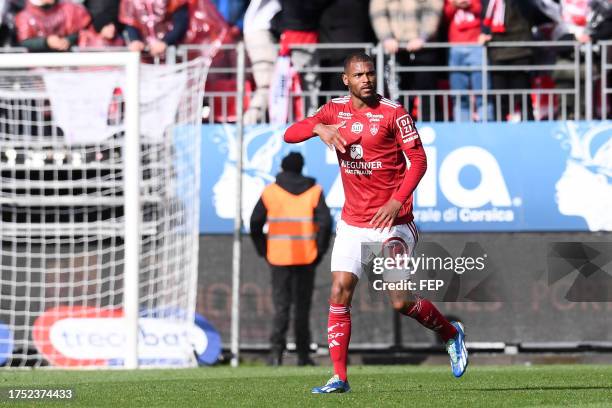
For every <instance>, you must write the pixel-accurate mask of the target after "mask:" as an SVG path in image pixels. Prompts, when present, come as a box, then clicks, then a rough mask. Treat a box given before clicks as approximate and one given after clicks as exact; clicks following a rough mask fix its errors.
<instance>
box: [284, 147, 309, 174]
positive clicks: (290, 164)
mask: <svg viewBox="0 0 612 408" xmlns="http://www.w3.org/2000/svg"><path fill="white" fill-rule="evenodd" d="M302 167H304V156H302V155H301V153H298V152H291V153H289V154H288V155H287V156H285V157H284V158H283V161H282V162H281V168H282V169H283V170H284V171H290V172H292V173H298V174H300V173H302Z"/></svg>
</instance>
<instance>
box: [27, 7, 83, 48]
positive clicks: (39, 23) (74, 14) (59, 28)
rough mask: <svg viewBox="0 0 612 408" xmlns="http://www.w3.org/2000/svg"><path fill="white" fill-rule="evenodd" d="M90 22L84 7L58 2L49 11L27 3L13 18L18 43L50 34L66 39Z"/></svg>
mask: <svg viewBox="0 0 612 408" xmlns="http://www.w3.org/2000/svg"><path fill="white" fill-rule="evenodd" d="M90 22H91V17H90V16H89V13H88V12H87V10H86V9H85V7H83V6H81V5H79V4H73V3H70V2H66V3H64V2H60V3H58V4H56V5H55V6H54V7H52V8H51V9H49V10H45V9H43V8H41V7H36V6H34V5H33V4H32V3H30V2H29V1H28V2H27V3H26V6H25V8H24V9H23V10H22V11H20V12H19V13H18V14H17V16H16V17H15V26H16V27H17V40H18V41H19V42H22V41H25V40H29V39H30V38H35V37H48V36H50V35H52V34H55V35H58V36H60V37H66V36H68V35H71V34H75V33H77V32H79V30H82V29H84V28H85V27H87V26H88V25H89V23H90Z"/></svg>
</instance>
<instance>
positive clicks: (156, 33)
mask: <svg viewBox="0 0 612 408" xmlns="http://www.w3.org/2000/svg"><path fill="white" fill-rule="evenodd" d="M119 21H120V22H121V23H122V24H125V30H126V33H127V43H128V47H129V48H130V50H132V51H144V50H145V49H146V48H147V47H148V51H149V53H150V54H151V55H152V56H153V57H161V56H163V55H165V53H166V48H167V47H168V46H169V45H175V44H178V42H179V41H181V40H182V39H183V37H184V36H185V33H186V32H187V29H188V28H189V9H188V6H187V0H121V3H120V5H119Z"/></svg>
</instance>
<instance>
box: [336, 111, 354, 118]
mask: <svg viewBox="0 0 612 408" xmlns="http://www.w3.org/2000/svg"><path fill="white" fill-rule="evenodd" d="M338 117H339V118H342V119H351V118H352V117H353V114H352V113H350V112H338Z"/></svg>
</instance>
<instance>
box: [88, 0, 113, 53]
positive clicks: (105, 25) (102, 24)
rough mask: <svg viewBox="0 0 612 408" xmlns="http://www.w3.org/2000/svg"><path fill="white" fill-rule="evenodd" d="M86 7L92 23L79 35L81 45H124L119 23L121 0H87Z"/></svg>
mask: <svg viewBox="0 0 612 408" xmlns="http://www.w3.org/2000/svg"><path fill="white" fill-rule="evenodd" d="M85 7H87V10H88V11H89V14H90V15H91V20H92V23H91V25H90V26H89V27H87V29H85V30H83V31H81V34H80V35H79V47H120V46H122V45H124V42H123V38H121V30H122V29H123V28H122V27H121V25H120V24H119V0H87V1H86V3H85Z"/></svg>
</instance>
